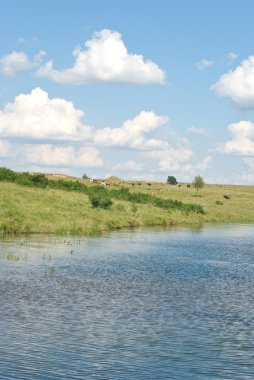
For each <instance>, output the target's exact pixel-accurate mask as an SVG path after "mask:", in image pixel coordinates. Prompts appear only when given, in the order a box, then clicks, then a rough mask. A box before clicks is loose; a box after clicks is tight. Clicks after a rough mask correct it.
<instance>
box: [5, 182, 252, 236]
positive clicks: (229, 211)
mask: <svg viewBox="0 0 254 380" xmlns="http://www.w3.org/2000/svg"><path fill="white" fill-rule="evenodd" d="M123 186H126V187H127V186H129V184H127V183H124V184H123ZM130 191H131V192H135V191H139V192H144V193H148V194H152V193H153V192H157V194H156V195H159V196H160V197H161V198H163V199H177V200H180V201H182V202H185V203H188V202H190V203H198V204H201V205H202V206H203V207H204V210H205V214H204V215H202V214H198V213H195V212H183V211H180V210H170V211H169V210H164V209H161V208H158V207H155V206H154V205H151V204H135V205H133V203H131V202H127V201H120V200H114V201H113V206H111V208H110V209H106V210H105V209H100V208H93V207H92V206H91V204H90V202H89V199H88V196H87V195H85V194H82V193H78V192H74V191H70V192H67V191H63V190H56V189H40V188H31V187H25V186H21V185H17V184H14V183H7V182H1V183H0V233H1V235H4V234H27V233H52V234H71V235H77V234H78V235H95V234H101V233H103V232H105V231H110V230H114V229H122V228H130V227H143V226H169V225H198V224H202V223H204V222H219V223H220V222H221V223H231V222H240V223H252V222H254V215H253V200H254V187H251V186H224V185H206V187H205V188H204V189H202V190H200V191H196V190H195V189H194V188H189V187H187V185H184V184H182V185H181V187H178V186H169V185H166V184H158V183H157V184H155V183H154V184H151V185H150V186H149V187H148V186H147V184H145V183H144V184H142V185H141V186H137V187H136V186H134V187H132V186H130ZM225 194H229V195H230V199H228V200H227V199H225V198H224V197H223V195H225Z"/></svg>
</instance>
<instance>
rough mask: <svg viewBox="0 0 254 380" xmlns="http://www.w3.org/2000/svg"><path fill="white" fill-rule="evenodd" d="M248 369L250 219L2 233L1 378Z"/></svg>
mask: <svg viewBox="0 0 254 380" xmlns="http://www.w3.org/2000/svg"><path fill="white" fill-rule="evenodd" d="M253 378H254V226H253V225H232V226H223V227H222V226H220V227H218V226H214V227H205V228H202V229H187V228H176V229H171V230H157V231H155V230H146V231H134V232H117V233H111V234H108V235H106V236H104V237H99V238H66V237H65V238H63V237H52V236H51V237H47V236H46V237H42V236H34V237H29V238H24V237H23V238H15V239H13V238H7V239H3V240H1V241H0V379H8V380H9V379H33V380H37V379H202V380H204V379H214V380H215V379H216V380H217V379H230V380H233V379H251V380H253Z"/></svg>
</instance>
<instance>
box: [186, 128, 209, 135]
mask: <svg viewBox="0 0 254 380" xmlns="http://www.w3.org/2000/svg"><path fill="white" fill-rule="evenodd" d="M187 132H188V133H189V134H191V135H201V136H205V135H206V131H205V130H204V129H202V128H195V127H190V128H188V129H187Z"/></svg>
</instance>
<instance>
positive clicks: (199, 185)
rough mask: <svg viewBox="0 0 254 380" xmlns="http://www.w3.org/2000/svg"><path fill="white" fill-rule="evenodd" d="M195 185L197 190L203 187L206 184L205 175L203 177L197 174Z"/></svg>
mask: <svg viewBox="0 0 254 380" xmlns="http://www.w3.org/2000/svg"><path fill="white" fill-rule="evenodd" d="M193 185H194V187H195V189H197V190H199V189H202V187H204V186H205V182H204V179H203V177H201V176H200V175H197V176H196V177H195V178H194V181H193Z"/></svg>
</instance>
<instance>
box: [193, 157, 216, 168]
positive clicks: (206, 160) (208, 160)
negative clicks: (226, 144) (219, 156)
mask: <svg viewBox="0 0 254 380" xmlns="http://www.w3.org/2000/svg"><path fill="white" fill-rule="evenodd" d="M211 162H212V157H211V156H206V157H204V159H203V160H202V161H201V162H200V163H198V164H197V165H196V166H195V168H196V169H198V170H206V169H208V168H209V166H210V165H211Z"/></svg>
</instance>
